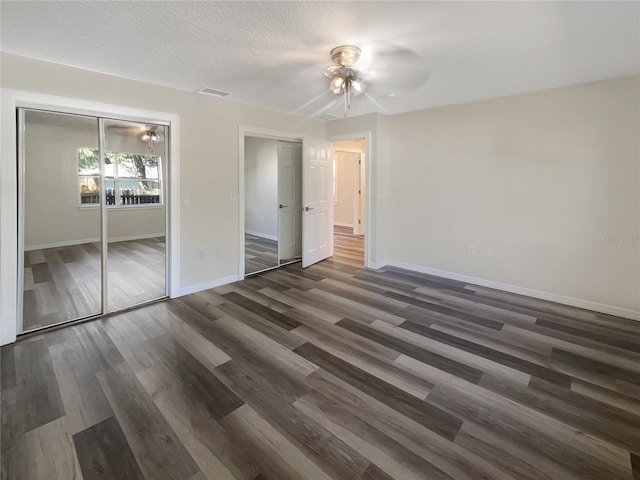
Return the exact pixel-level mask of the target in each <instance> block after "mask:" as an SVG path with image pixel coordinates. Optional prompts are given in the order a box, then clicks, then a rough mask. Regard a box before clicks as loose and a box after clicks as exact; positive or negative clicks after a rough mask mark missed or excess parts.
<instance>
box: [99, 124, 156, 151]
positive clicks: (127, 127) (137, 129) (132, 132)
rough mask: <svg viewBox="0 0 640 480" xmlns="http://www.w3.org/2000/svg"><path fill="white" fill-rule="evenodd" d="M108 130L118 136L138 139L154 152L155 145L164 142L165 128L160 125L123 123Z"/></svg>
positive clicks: (109, 127)
mask: <svg viewBox="0 0 640 480" xmlns="http://www.w3.org/2000/svg"><path fill="white" fill-rule="evenodd" d="M107 130H108V131H112V132H113V133H115V134H117V135H126V136H135V137H138V138H139V139H140V141H142V142H144V143H146V144H147V145H148V146H149V150H153V145H154V144H156V143H160V142H163V141H164V127H162V126H160V125H147V124H143V123H131V122H126V123H124V122H123V123H117V124H111V125H109V126H108V127H107Z"/></svg>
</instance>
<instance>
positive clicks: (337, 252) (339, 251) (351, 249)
mask: <svg viewBox="0 0 640 480" xmlns="http://www.w3.org/2000/svg"><path fill="white" fill-rule="evenodd" d="M333 260H334V261H336V262H338V263H345V264H347V265H352V266H354V267H362V266H363V265H364V235H354V234H353V228H351V227H340V226H338V225H336V226H334V227H333Z"/></svg>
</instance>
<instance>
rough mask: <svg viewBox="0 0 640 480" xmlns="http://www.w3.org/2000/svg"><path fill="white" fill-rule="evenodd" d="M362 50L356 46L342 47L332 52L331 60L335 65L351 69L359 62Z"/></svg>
mask: <svg viewBox="0 0 640 480" xmlns="http://www.w3.org/2000/svg"><path fill="white" fill-rule="evenodd" d="M361 53H362V52H361V50H360V48H358V47H356V46H355V45H340V46H339V47H335V48H334V49H332V50H331V53H330V55H331V60H333V63H337V64H338V65H342V66H343V67H345V68H351V67H353V65H354V64H355V63H356V62H357V61H358V59H359V58H360V54H361Z"/></svg>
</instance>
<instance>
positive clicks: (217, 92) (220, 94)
mask: <svg viewBox="0 0 640 480" xmlns="http://www.w3.org/2000/svg"><path fill="white" fill-rule="evenodd" d="M198 93H204V94H205V95H213V96H214V97H226V96H227V95H230V94H231V92H223V91H222V90H214V89H213V88H201V89H200V90H198Z"/></svg>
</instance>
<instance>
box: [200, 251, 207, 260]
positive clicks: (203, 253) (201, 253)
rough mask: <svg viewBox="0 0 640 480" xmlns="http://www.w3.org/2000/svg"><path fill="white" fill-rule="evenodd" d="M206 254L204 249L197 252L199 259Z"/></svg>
mask: <svg viewBox="0 0 640 480" xmlns="http://www.w3.org/2000/svg"><path fill="white" fill-rule="evenodd" d="M206 256H207V254H206V252H205V251H204V250H200V251H199V252H198V257H199V258H200V260H203V259H204V257H206Z"/></svg>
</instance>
